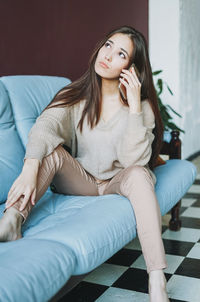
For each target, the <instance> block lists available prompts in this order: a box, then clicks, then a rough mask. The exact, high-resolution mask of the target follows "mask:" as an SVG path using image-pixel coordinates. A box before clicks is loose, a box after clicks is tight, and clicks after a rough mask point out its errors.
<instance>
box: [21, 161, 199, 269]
mask: <svg viewBox="0 0 200 302" xmlns="http://www.w3.org/2000/svg"><path fill="white" fill-rule="evenodd" d="M174 171H176V173H174ZM155 173H156V176H157V183H156V194H157V197H158V202H159V206H160V210H161V214H162V215H164V214H166V213H167V212H168V211H169V210H170V209H171V208H172V207H173V206H174V205H175V204H176V203H177V202H178V201H179V200H180V198H181V197H182V196H183V195H184V194H185V193H186V192H187V190H188V188H189V187H190V186H191V184H192V183H193V181H194V179H195V176H196V170H195V166H194V165H193V164H192V163H190V162H189V161H186V160H169V161H167V163H166V165H163V166H159V167H157V168H156V169H155ZM180 176H181V177H180ZM184 176H185V177H184ZM23 236H24V239H26V238H28V239H41V240H52V241H55V242H58V243H61V244H64V245H65V246H67V247H68V248H70V249H71V250H72V251H73V253H74V255H75V256H76V266H75V270H74V272H73V275H79V274H84V273H87V272H89V271H91V270H93V269H94V268H96V267H97V266H99V265H100V264H102V263H103V262H105V261H106V260H107V259H108V258H110V257H111V256H112V255H113V254H114V253H115V252H117V251H119V250H120V249H121V248H122V247H123V246H125V245H126V244H127V243H128V242H130V241H131V240H132V239H133V238H135V237H136V219H135V214H134V211H133V208H132V205H131V203H130V201H129V200H128V199H127V198H126V197H123V196H120V195H118V194H109V195H102V196H72V195H63V194H55V193H52V192H51V191H50V190H48V191H47V192H46V193H45V195H44V196H43V197H42V198H41V199H40V201H39V202H38V203H37V204H36V206H35V207H34V208H33V210H32V212H31V214H30V215H29V217H28V219H27V221H26V223H25V224H24V225H23Z"/></svg>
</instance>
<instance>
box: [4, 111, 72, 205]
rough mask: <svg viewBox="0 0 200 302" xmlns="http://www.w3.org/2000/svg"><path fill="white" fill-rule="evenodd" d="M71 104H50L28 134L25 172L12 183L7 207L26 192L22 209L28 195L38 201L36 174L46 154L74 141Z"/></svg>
mask: <svg viewBox="0 0 200 302" xmlns="http://www.w3.org/2000/svg"><path fill="white" fill-rule="evenodd" d="M70 110H71V107H64V108H49V109H47V110H45V111H44V112H43V113H42V114H41V115H40V116H39V117H38V118H37V120H36V123H35V124H34V125H33V127H32V128H31V130H30V132H29V135H28V143H27V145H26V154H25V157H24V166H23V169H22V172H21V173H20V175H19V176H18V177H17V179H16V180H15V181H14V183H13V185H12V186H11V188H10V190H9V193H8V197H7V201H6V208H8V207H10V206H12V205H13V204H14V203H15V202H16V201H17V200H18V199H19V198H20V197H21V195H24V200H23V204H22V209H23V208H24V207H25V206H26V204H27V202H28V201H29V199H30V200H31V202H32V204H33V205H34V204H35V198H36V186H37V175H38V171H39V168H40V166H41V164H42V160H43V158H44V157H46V156H48V155H49V154H50V153H52V152H53V150H54V149H55V148H56V147H57V146H58V145H59V144H61V143H65V144H66V145H68V146H69V147H70V144H71V114H70Z"/></svg>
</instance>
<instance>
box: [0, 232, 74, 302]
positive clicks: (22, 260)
mask: <svg viewBox="0 0 200 302" xmlns="http://www.w3.org/2000/svg"><path fill="white" fill-rule="evenodd" d="M0 245H1V249H0V259H1V261H0V271H1V276H2V279H1V282H0V301H2V302H3V301H6V302H23V301H24V302H25V301H26V302H35V301H37V302H44V301H49V299H50V298H51V297H52V296H54V295H55V294H56V293H57V292H58V291H59V289H60V288H61V287H62V286H63V285H64V284H65V283H66V282H67V281H68V279H69V278H70V277H71V275H72V273H73V271H74V266H75V263H76V259H75V256H74V254H73V253H72V251H71V250H70V249H68V248H67V247H66V246H64V245H63V244H61V243H58V242H53V241H51V240H40V239H28V238H26V239H20V240H17V241H12V242H7V243H0Z"/></svg>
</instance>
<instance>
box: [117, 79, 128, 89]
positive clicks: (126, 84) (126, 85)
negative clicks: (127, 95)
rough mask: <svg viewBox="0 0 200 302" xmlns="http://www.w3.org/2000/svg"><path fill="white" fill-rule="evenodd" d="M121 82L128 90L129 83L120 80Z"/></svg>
mask: <svg viewBox="0 0 200 302" xmlns="http://www.w3.org/2000/svg"><path fill="white" fill-rule="evenodd" d="M119 80H120V82H122V84H123V85H124V86H125V87H126V88H128V83H127V82H126V81H125V80H124V79H121V78H120V79H119Z"/></svg>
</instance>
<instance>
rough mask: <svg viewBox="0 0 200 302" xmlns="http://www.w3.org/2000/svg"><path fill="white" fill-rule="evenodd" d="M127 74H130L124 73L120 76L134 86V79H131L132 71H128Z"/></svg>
mask: <svg viewBox="0 0 200 302" xmlns="http://www.w3.org/2000/svg"><path fill="white" fill-rule="evenodd" d="M127 72H128V74H126V73H123V72H122V73H120V76H121V77H123V78H124V79H126V80H127V82H128V84H129V85H131V86H134V79H133V78H131V76H130V71H128V70H127Z"/></svg>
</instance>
